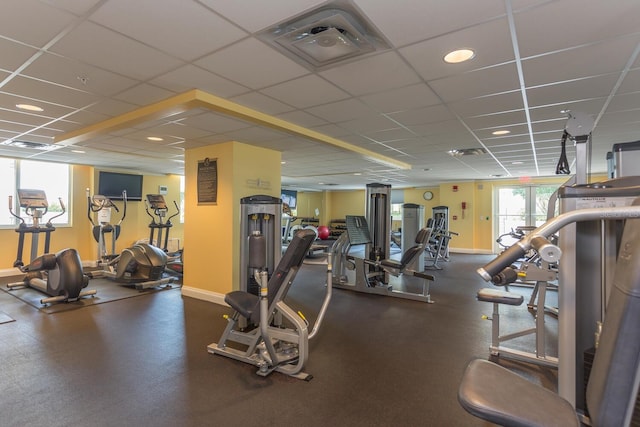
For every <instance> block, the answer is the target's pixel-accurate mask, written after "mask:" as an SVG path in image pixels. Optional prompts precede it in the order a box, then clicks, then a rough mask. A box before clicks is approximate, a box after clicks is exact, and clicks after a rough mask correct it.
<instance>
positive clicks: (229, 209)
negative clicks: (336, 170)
mask: <svg viewBox="0 0 640 427" xmlns="http://www.w3.org/2000/svg"><path fill="white" fill-rule="evenodd" d="M205 158H209V159H211V160H213V159H217V166H218V193H217V194H218V195H217V203H216V204H198V198H197V168H198V161H201V160H204V159H205ZM280 159H281V156H280V153H279V152H277V151H273V150H268V149H265V148H260V147H254V146H251V145H247V144H242V143H239V142H227V143H223V144H216V145H211V146H207V147H201V148H196V149H191V150H187V151H186V152H185V183H186V186H185V187H186V189H185V224H184V239H185V242H187V244H188V246H189V248H188V249H186V250H185V253H184V264H185V275H184V283H185V284H188V289H186V290H185V288H183V292H184V293H185V294H186V293H187V292H189V293H190V294H191V295H192V296H196V297H200V298H203V299H211V300H216V298H219V296H220V295H224V294H226V293H227V292H229V291H231V290H234V289H238V288H239V283H238V277H239V270H238V269H239V261H240V250H239V246H240V239H241V238H242V236H241V233H240V199H241V198H243V197H247V196H252V195H256V194H265V195H269V196H274V197H278V198H279V197H280Z"/></svg>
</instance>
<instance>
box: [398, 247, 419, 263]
mask: <svg viewBox="0 0 640 427" xmlns="http://www.w3.org/2000/svg"><path fill="white" fill-rule="evenodd" d="M422 251H424V246H422V245H416V246H411V247H410V248H409V249H407V250H406V251H404V253H403V254H402V258H400V264H401V265H402V268H405V267H406V266H407V264H409V263H410V262H411V261H413V259H414V258H416V257H418V256H420V254H421V253H422Z"/></svg>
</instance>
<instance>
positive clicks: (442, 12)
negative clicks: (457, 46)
mask: <svg viewBox="0 0 640 427" xmlns="http://www.w3.org/2000/svg"><path fill="white" fill-rule="evenodd" d="M356 4H357V5H358V7H360V9H362V10H363V11H364V13H365V14H366V15H367V16H368V17H369V18H370V19H371V20H372V21H373V23H374V25H375V26H376V27H377V28H379V29H380V30H381V31H382V32H383V33H384V35H385V36H386V37H387V38H388V39H389V40H390V41H391V43H393V44H394V45H395V46H396V47H401V46H404V45H406V44H409V43H413V42H416V41H419V40H426V39H428V38H432V37H435V36H438V35H440V34H444V33H449V32H452V31H456V30H459V29H461V28H465V27H469V26H472V25H474V24H477V23H480V22H484V21H487V20H489V19H491V18H495V17H498V16H502V15H504V13H505V10H504V1H501V0H484V1H482V2H478V1H476V0H456V2H455V3H452V2H445V1H440V0H423V1H419V2H416V1H415V0H396V1H388V0H357V1H356Z"/></svg>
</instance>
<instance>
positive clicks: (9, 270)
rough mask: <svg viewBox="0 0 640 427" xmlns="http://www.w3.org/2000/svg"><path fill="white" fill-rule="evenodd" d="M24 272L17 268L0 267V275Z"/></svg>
mask: <svg viewBox="0 0 640 427" xmlns="http://www.w3.org/2000/svg"><path fill="white" fill-rule="evenodd" d="M23 275H24V273H23V272H21V271H20V269H19V268H16V267H14V268H2V269H0V277H11V276H23Z"/></svg>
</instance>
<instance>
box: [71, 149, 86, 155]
mask: <svg viewBox="0 0 640 427" xmlns="http://www.w3.org/2000/svg"><path fill="white" fill-rule="evenodd" d="M71 152H72V153H78V154H84V153H86V151H84V150H71Z"/></svg>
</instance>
